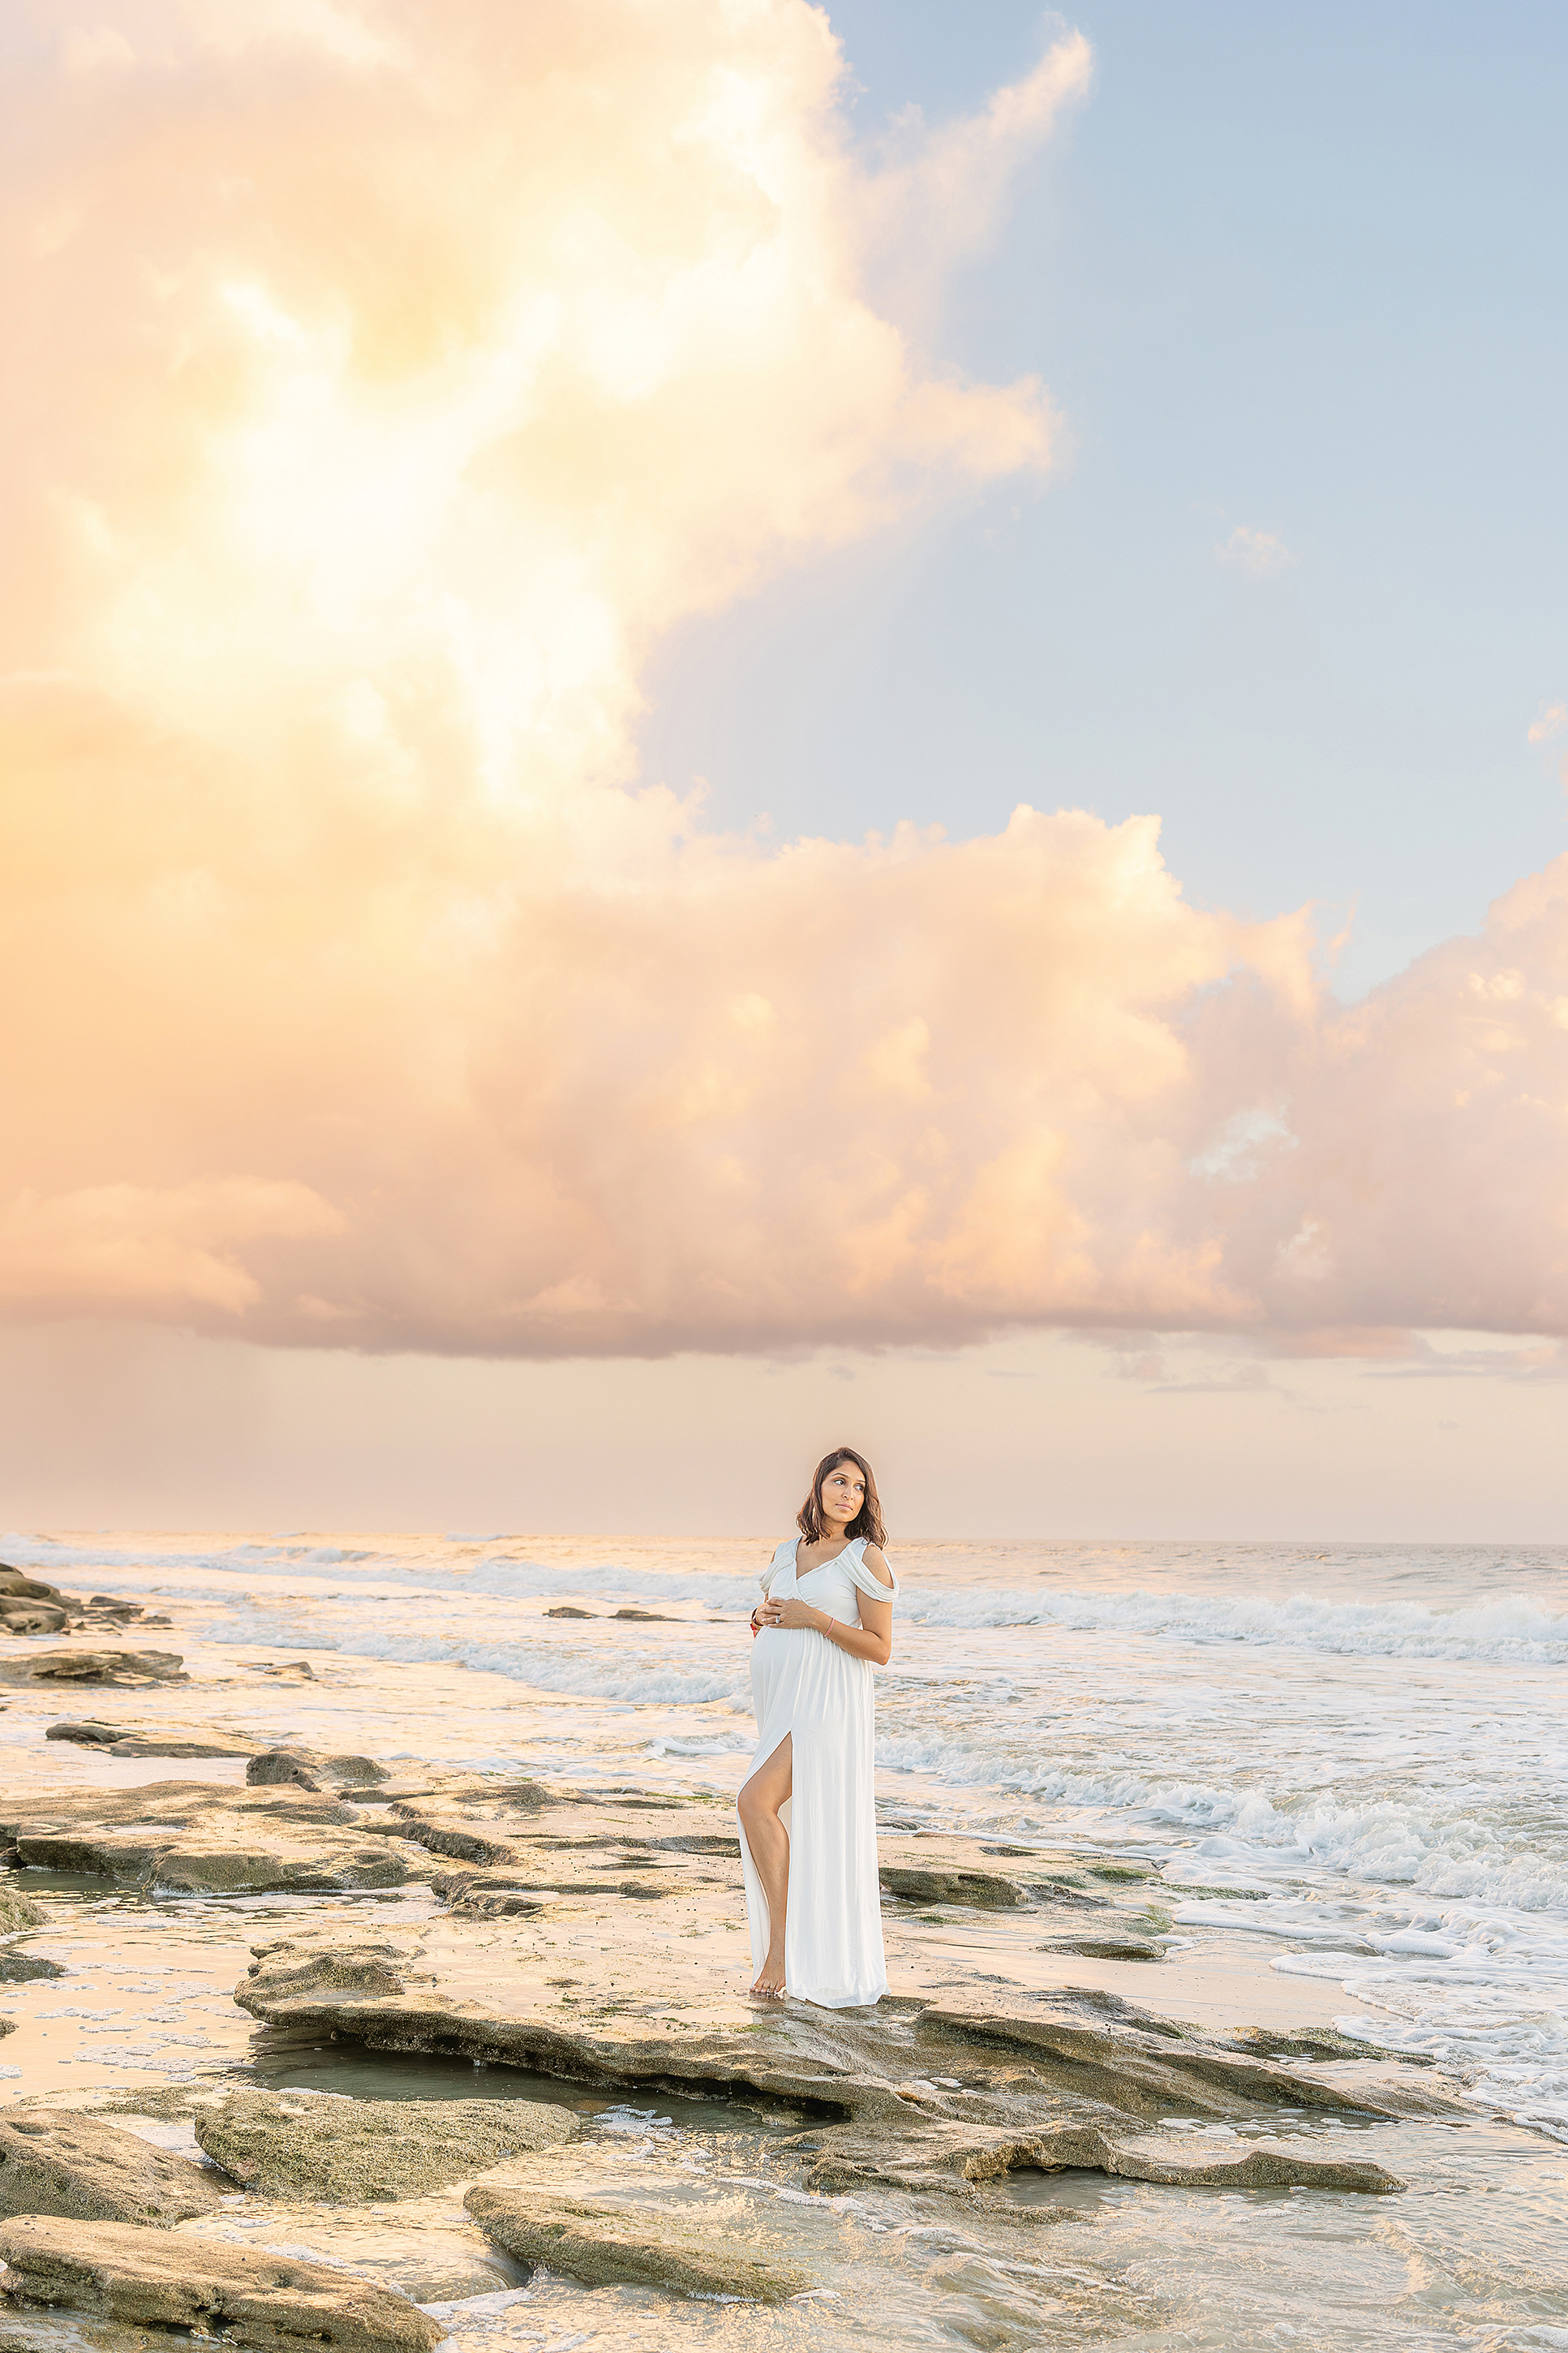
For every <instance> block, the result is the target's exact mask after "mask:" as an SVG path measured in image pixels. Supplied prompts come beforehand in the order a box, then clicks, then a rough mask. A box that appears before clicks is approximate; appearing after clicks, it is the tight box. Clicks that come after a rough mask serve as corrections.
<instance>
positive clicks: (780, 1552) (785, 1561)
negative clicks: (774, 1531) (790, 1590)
mask: <svg viewBox="0 0 1568 2353" xmlns="http://www.w3.org/2000/svg"><path fill="white" fill-rule="evenodd" d="M794 1548H795V1538H794V1537H793V1536H785V1538H784V1542H783V1544H782V1545H780V1546H779V1547H778V1549H777V1551H776V1552H775V1553H774V1554H773V1558H772V1560H770V1561H769V1563H768V1565H767V1567H766V1568H764V1569H763V1573H762V1575H761V1577H758V1579H757V1583H758V1584H759V1585H760V1586H761V1587H762V1588H763V1592H764V1593H766V1592H767V1591H768V1590H769V1588H771V1586H772V1584H773V1579H774V1577H776V1576H777V1575H778V1573H779V1571H780V1569H781V1568H787V1567H788V1566H789V1558H790V1554H791V1553H792V1551H793V1550H794ZM873 1581H875V1580H873Z"/></svg>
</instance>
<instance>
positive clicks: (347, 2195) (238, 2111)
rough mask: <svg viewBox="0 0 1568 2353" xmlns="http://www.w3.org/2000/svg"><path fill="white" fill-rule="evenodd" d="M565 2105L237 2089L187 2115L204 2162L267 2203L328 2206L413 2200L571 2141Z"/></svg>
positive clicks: (573, 2127)
mask: <svg viewBox="0 0 1568 2353" xmlns="http://www.w3.org/2000/svg"><path fill="white" fill-rule="evenodd" d="M578 2129H579V2127H578V2121H577V2118H576V2117H575V2116H574V2115H573V2113H572V2111H571V2110H570V2109H569V2108H558V2107H552V2106H548V2105H545V2104H544V2103H542V2102H539V2101H533V2100H345V2099H337V2098H334V2097H332V2096H331V2095H329V2094H322V2093H318V2094H310V2093H300V2092H283V2093H272V2092H237V2093H235V2094H233V2096H232V2097H231V2098H229V2099H226V2100H225V2101H224V2103H223V2105H221V2107H216V2108H208V2109H205V2110H204V2111H203V2112H202V2113H200V2114H199V2115H198V2116H197V2118H196V2138H197V2140H198V2141H199V2142H200V2143H201V2146H202V2147H203V2148H205V2151H206V2153H207V2155H208V2156H209V2157H210V2158H214V2159H215V2161H216V2163H217V2164H219V2165H221V2166H222V2168H223V2169H224V2171H225V2172H226V2173H227V2174H231V2175H232V2176H233V2178H234V2179H235V2180H236V2181H240V2182H243V2183H244V2185H245V2187H246V2188H247V2189H259V2190H261V2191H262V2192H264V2193H265V2194H266V2195H267V2196H268V2197H279V2198H290V2197H298V2198H310V2199H320V2200H326V2201H328V2202H330V2203H332V2204H363V2203H364V2202H366V2201H368V2200H373V2199H383V2198H417V2197H420V2196H422V2195H423V2194H424V2193H425V2192H426V2190H430V2189H444V2188H445V2187H446V2186H447V2183H449V2182H453V2181H471V2180H472V2179H473V2178H474V2176H475V2175H476V2174H477V2173H488V2172H489V2171H490V2169H491V2168H493V2167H495V2166H498V2165H500V2164H502V2163H503V2162H504V2161H505V2160H506V2159H507V2158H514V2157H522V2156H528V2155H531V2153H533V2152H534V2151H536V2150H539V2149H542V2148H554V2147H561V2146H563V2144H564V2143H565V2142H567V2141H569V2140H572V2139H574V2138H575V2137H576V2134H577V2131H578Z"/></svg>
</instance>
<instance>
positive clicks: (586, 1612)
mask: <svg viewBox="0 0 1568 2353" xmlns="http://www.w3.org/2000/svg"><path fill="white" fill-rule="evenodd" d="M544 1614H545V1616H546V1617H547V1618H594V1617H596V1616H597V1615H598V1612H597V1611H596V1610H594V1609H574V1608H573V1607H572V1604H571V1603H570V1602H569V1601H563V1602H561V1603H559V1604H558V1606H557V1607H556V1608H555V1609H547V1610H546V1611H545V1613H544Z"/></svg>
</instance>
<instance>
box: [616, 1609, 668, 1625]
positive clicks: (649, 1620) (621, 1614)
mask: <svg viewBox="0 0 1568 2353" xmlns="http://www.w3.org/2000/svg"><path fill="white" fill-rule="evenodd" d="M613 1615H614V1616H616V1618H631V1619H634V1620H636V1622H637V1624H638V1625H639V1626H679V1623H680V1620H679V1618H667V1617H664V1616H663V1615H661V1613H660V1612H659V1611H658V1610H657V1609H617V1610H616V1611H614V1612H613Z"/></svg>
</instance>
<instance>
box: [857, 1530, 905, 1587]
mask: <svg viewBox="0 0 1568 2353" xmlns="http://www.w3.org/2000/svg"><path fill="white" fill-rule="evenodd" d="M860 1557H861V1559H862V1560H863V1561H864V1562H866V1564H867V1565H868V1567H869V1569H870V1571H871V1574H872V1576H873V1577H875V1578H876V1580H877V1582H878V1584H879V1585H885V1586H886V1587H887V1588H888V1590H889V1593H891V1592H894V1591H896V1589H897V1581H896V1579H895V1578H894V1576H893V1572H892V1569H891V1567H889V1562H888V1556H887V1554H886V1553H885V1552H884V1551H883V1550H882V1547H881V1546H880V1545H874V1544H871V1543H869V1542H868V1540H867V1539H866V1538H865V1537H862V1538H861V1541H860Z"/></svg>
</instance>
